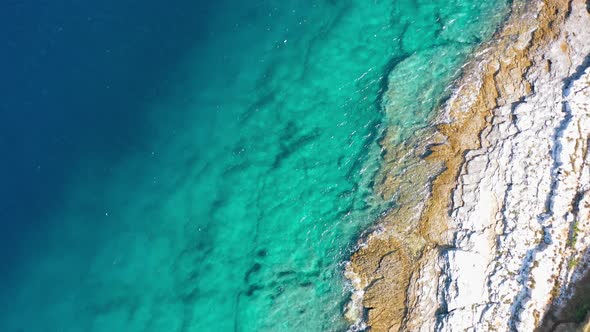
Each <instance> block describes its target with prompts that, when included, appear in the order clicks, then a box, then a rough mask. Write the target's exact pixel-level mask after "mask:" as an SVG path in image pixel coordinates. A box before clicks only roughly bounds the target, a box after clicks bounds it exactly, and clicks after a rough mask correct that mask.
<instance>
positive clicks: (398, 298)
mask: <svg viewBox="0 0 590 332" xmlns="http://www.w3.org/2000/svg"><path fill="white" fill-rule="evenodd" d="M587 40H590V14H589V13H588V7H587V3H585V2H584V1H581V0H574V1H571V2H568V1H564V0H545V1H540V0H539V1H531V2H526V3H523V2H515V3H513V5H512V12H511V14H510V17H509V18H508V19H507V21H506V22H505V24H504V25H503V27H502V28H501V29H500V30H499V31H498V32H497V33H496V35H495V36H494V38H493V40H492V41H490V42H488V43H486V44H484V45H483V46H482V47H481V48H480V50H479V51H478V52H477V53H476V55H475V58H474V59H473V60H472V61H470V62H469V63H468V64H466V65H465V67H464V70H463V73H464V74H463V76H462V77H461V78H459V79H458V81H457V82H456V85H455V90H454V93H453V95H452V96H451V98H450V99H449V100H447V101H446V103H445V104H444V105H442V107H441V111H440V120H439V124H438V126H437V128H436V131H434V130H433V131H432V132H430V133H426V135H425V136H427V137H428V139H427V140H425V141H423V142H408V143H407V144H404V145H403V146H400V147H392V146H385V145H384V149H385V157H384V158H385V160H386V165H388V166H386V167H385V170H383V171H382V172H381V175H380V176H379V177H378V181H376V183H377V185H376V188H375V190H376V193H377V194H378V195H381V196H383V197H392V196H393V195H395V197H396V198H397V201H398V202H399V206H398V207H396V208H395V209H393V210H392V211H390V212H389V213H388V214H387V215H386V216H384V217H383V219H382V220H381V221H380V223H379V226H378V227H377V230H376V231H373V232H372V233H370V234H369V235H368V236H367V237H366V238H363V239H361V244H360V245H359V249H358V250H357V251H356V252H355V253H354V254H353V255H352V257H351V261H350V263H349V264H348V266H347V271H346V276H347V278H349V279H350V280H353V282H352V283H353V287H354V288H355V292H354V294H353V299H352V302H351V303H352V305H350V306H349V309H348V310H347V317H348V318H349V319H350V320H351V321H355V322H356V325H355V326H356V327H355V328H357V329H363V328H364V327H365V325H364V324H366V325H368V326H370V327H371V330H372V331H395V330H406V331H407V330H412V331H413V330H425V331H430V330H449V329H451V327H452V328H453V329H467V328H477V327H479V328H482V329H494V330H510V329H519V330H520V329H524V330H532V329H534V328H536V327H539V325H540V324H541V322H542V321H543V317H545V315H546V314H547V312H548V309H549V307H550V304H551V303H554V305H553V307H552V309H551V311H552V312H553V311H555V312H559V308H560V307H563V305H564V303H567V300H568V299H569V298H571V297H572V296H573V295H572V294H574V292H573V290H572V289H573V288H572V287H570V285H571V284H572V282H575V281H576V280H580V279H582V274H583V270H584V268H583V267H584V266H585V264H586V263H587V262H586V261H585V260H584V253H585V252H586V250H587V248H588V246H589V244H588V240H587V239H583V238H584V236H583V235H584V234H590V225H588V222H587V221H588V219H589V218H588V217H589V216H590V211H589V208H588V207H587V206H586V204H589V201H590V198H589V197H588V195H589V194H587V191H586V190H588V188H587V187H588V186H589V185H590V180H589V179H588V178H589V176H588V175H587V174H586V173H588V168H587V167H588V166H587V165H588V163H589V160H588V159H589V158H588V154H587V148H588V137H590V129H586V128H590V123H588V122H587V121H588V120H587V115H588V113H590V107H589V106H588V100H589V99H590V96H587V95H585V93H587V92H586V91H587V90H588V89H586V90H584V89H583V88H581V87H580V86H583V85H584V84H586V80H588V79H589V78H588V77H590V69H588V70H587V68H585V67H584V64H585V61H586V62H588V60H587V59H588V58H587V55H588V54H589V53H590V45H589V44H590V43H589V42H587ZM586 66H587V64H586ZM388 135H392V133H388ZM386 142H387V140H386V139H384V140H383V142H382V143H383V144H386ZM416 147H418V148H416ZM388 161H398V162H397V163H395V162H391V163H388ZM400 170H403V172H404V179H405V180H404V181H405V182H401V183H400V182H399V181H401V179H400V177H399V176H396V175H398V174H399V172H400ZM523 170H524V172H523ZM432 174H437V175H436V176H435V177H434V178H432ZM583 174H586V175H584V176H582V175H583ZM407 179H411V180H410V181H407ZM422 197H426V198H427V199H422ZM417 198H420V199H417ZM579 220H583V221H585V222H579ZM574 233H575V234H574ZM572 234H574V235H575V236H576V241H572V236H573V235H572ZM572 242H574V243H572ZM570 255H573V256H572V257H574V258H572V259H576V264H572V263H571V262H572V259H570V258H569V256H570Z"/></svg>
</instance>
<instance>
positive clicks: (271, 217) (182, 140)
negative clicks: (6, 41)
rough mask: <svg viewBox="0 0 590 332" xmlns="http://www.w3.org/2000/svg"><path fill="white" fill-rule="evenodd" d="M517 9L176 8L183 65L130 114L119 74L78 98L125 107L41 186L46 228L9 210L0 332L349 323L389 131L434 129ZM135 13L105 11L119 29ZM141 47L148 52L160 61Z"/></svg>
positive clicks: (384, 4) (171, 64)
mask: <svg viewBox="0 0 590 332" xmlns="http://www.w3.org/2000/svg"><path fill="white" fill-rule="evenodd" d="M505 6H506V3H505V1H501V0H494V1H487V2H485V3H480V1H474V0H461V1H458V0H457V1H426V0H424V1H405V0H403V1H402V0H396V1H380V0H376V1H353V0H348V1H294V0H292V1H285V0H283V1H270V0H265V1H259V2H256V3H248V2H244V3H243V2H239V3H238V2H229V1H221V2H216V3H215V4H208V5H207V6H204V5H200V6H191V5H188V4H184V7H182V9H183V10H179V9H178V8H176V9H175V10H174V13H175V14H170V15H167V16H165V17H166V18H167V19H169V22H168V24H170V25H171V26H174V24H176V23H175V22H177V21H178V17H177V16H179V17H180V16H182V17H184V20H186V21H183V22H188V21H190V20H187V19H186V17H189V18H192V16H193V15H194V20H195V21H198V24H197V23H195V24H188V23H187V24H185V25H182V29H179V31H176V33H177V34H178V36H176V35H174V34H172V31H169V32H168V33H169V37H168V38H171V39H174V38H181V39H182V40H183V43H182V45H180V46H177V47H176V48H171V49H172V51H173V52H176V53H177V54H178V56H176V57H171V56H168V57H166V58H165V59H160V60H158V61H154V62H153V64H157V65H163V64H166V68H168V69H167V70H166V71H165V72H163V73H161V72H157V73H156V74H154V73H152V74H151V75H149V76H146V77H145V80H153V82H152V83H153V84H151V85H150V86H149V89H148V88H146V89H143V90H141V91H143V92H141V93H140V92H138V93H136V94H130V96H133V98H135V99H140V101H139V102H137V103H134V104H133V105H132V106H129V105H130V104H127V103H126V102H125V96H126V94H125V91H127V90H128V89H129V87H130V84H144V83H145V82H142V80H141V79H137V81H130V82H132V83H129V81H125V84H116V82H110V84H113V89H116V90H117V92H118V93H115V94H113V95H108V94H107V95H106V97H103V98H102V99H100V98H98V97H99V96H100V95H98V94H97V95H96V96H94V95H93V92H92V91H87V90H85V91H84V96H86V97H85V98H93V96H94V98H96V99H95V100H97V102H96V103H95V105H94V106H95V107H94V108H93V107H90V108H89V109H88V110H87V112H89V114H94V113H93V112H96V114H101V112H104V111H105V109H107V110H108V112H112V113H113V114H115V116H109V117H107V119H106V120H103V121H100V123H99V124H97V125H96V128H98V129H94V131H93V132H91V133H90V134H86V135H87V136H88V138H87V139H85V140H84V141H83V142H84V145H83V146H81V147H80V148H78V149H76V150H75V153H72V154H69V155H68V156H69V157H68V158H64V159H63V160H67V162H68V163H67V164H65V163H64V167H67V172H63V173H65V174H61V173H59V172H55V173H52V174H53V175H54V176H56V174H59V180H56V181H55V183H53V182H52V185H53V186H54V187H51V188H55V190H53V191H52V190H47V191H48V192H44V193H43V195H45V196H47V199H48V200H49V198H52V197H55V195H57V197H58V198H59V199H55V201H56V202H54V203H52V204H51V205H48V206H47V207H44V211H45V212H44V213H43V214H40V215H39V216H37V217H36V219H35V220H28V219H29V218H30V219H33V217H31V215H26V214H25V215H24V216H23V215H20V214H15V216H16V217H14V218H10V220H12V221H14V223H19V224H21V225H22V224H33V225H34V227H30V228H31V229H28V228H27V232H26V235H23V236H21V237H20V238H18V240H14V241H15V242H16V243H17V246H18V247H19V248H23V249H21V250H18V251H15V252H16V253H15V254H13V255H12V259H11V260H10V267H9V268H7V270H9V272H7V273H5V274H4V275H3V279H5V280H4V281H3V282H2V287H3V288H2V290H1V292H0V294H2V295H0V306H1V311H0V312H1V314H0V330H2V331H47V330H51V331H209V330H210V331H231V330H234V331H265V330H266V331H342V330H346V328H347V326H348V325H347V322H346V321H344V319H343V318H342V308H343V306H344V304H345V302H346V299H347V296H348V292H347V290H346V285H345V283H344V281H343V278H342V268H341V262H342V261H343V260H345V259H346V258H347V257H348V256H349V255H350V251H351V250H352V249H353V245H354V243H355V239H356V238H357V237H358V235H359V234H360V232H362V230H363V229H365V228H366V227H368V226H369V225H371V224H372V223H373V222H374V221H375V220H376V218H377V217H378V215H379V214H380V213H382V212H383V211H385V210H386V209H387V207H388V206H389V205H390V204H392V202H381V201H379V200H378V199H376V198H375V197H373V196H372V191H371V185H372V183H371V181H372V180H373V176H374V174H375V172H376V170H377V169H378V167H379V162H380V149H379V146H378V144H377V142H378V140H379V139H380V136H381V134H382V132H383V128H384V127H385V126H387V125H394V126H397V127H399V128H400V131H399V133H400V134H399V135H398V137H396V139H399V140H403V139H405V138H407V137H408V136H409V135H412V133H413V132H414V131H415V130H417V129H418V128H422V127H424V126H428V125H429V120H430V119H431V117H432V114H433V108H434V107H435V106H436V105H437V103H438V102H439V101H440V100H441V98H443V97H444V95H445V88H447V87H448V86H449V84H450V82H451V80H452V79H453V78H454V77H456V76H457V75H458V74H459V69H460V66H461V65H462V64H463V63H464V61H465V60H466V58H467V56H468V54H469V52H471V51H472V50H473V48H474V47H475V46H476V45H477V44H478V43H480V42H481V41H483V40H486V39H487V38H489V37H490V36H491V33H492V32H493V31H494V29H495V28H496V27H497V25H498V24H499V22H500V21H501V19H502V17H503V14H504V10H505ZM134 9H135V7H134V6H133V5H131V4H130V5H129V8H127V7H125V6H124V7H123V9H120V10H119V11H117V12H116V13H114V14H113V13H110V15H115V16H116V15H120V17H119V16H116V17H117V18H118V20H117V22H125V16H126V15H128V14H129V13H130V12H132V10H134ZM160 10H166V9H163V8H160ZM170 10H171V9H170ZM144 19H145V22H142V24H138V25H134V26H133V28H134V29H140V31H141V33H140V34H139V35H140V36H142V37H143V38H144V39H143V40H144V41H143V42H146V41H147V40H149V37H150V35H151V34H153V33H154V32H153V31H151V29H150V27H152V26H153V22H157V21H158V16H157V15H155V17H151V16H149V15H147V17H145V18H144ZM135 23H137V22H135ZM75 24H82V23H74V24H73V26H75ZM121 24H123V23H121ZM160 24H162V22H160ZM122 27H124V24H123V25H122ZM141 29H144V30H145V31H144V30H141ZM170 30H174V29H170ZM161 31H167V30H166V29H163V28H162V30H161ZM107 32H108V33H111V34H112V33H116V31H106V32H105V34H106V33H107ZM162 36H163V37H162V38H160V39H158V40H157V42H158V43H163V44H164V45H165V44H166V43H167V42H166V41H167V40H168V39H167V38H166V35H162ZM191 36H194V40H193V39H191ZM103 37H104V38H108V35H106V36H103ZM138 43H139V42H138ZM123 45H125V43H123ZM133 49H134V50H135V52H137V53H138V54H139V55H137V56H136V57H137V58H138V59H139V58H141V59H144V61H145V58H146V57H147V58H149V57H150V55H153V54H152V53H142V52H141V47H140V46H138V45H137V44H133V45H131V50H133ZM153 49H154V48H153V45H152V48H150V50H152V51H153ZM64 50H65V47H64ZM124 51H125V49H124V50H123V51H121V52H124ZM128 51H130V50H128ZM158 55H159V56H160V57H163V55H162V54H158ZM154 56H155V55H154ZM133 59H135V58H133ZM133 59H132V60H133ZM89 61H90V62H92V61H93V60H92V59H91V58H89ZM130 62H132V61H130ZM149 65H150V62H147V61H145V65H144V66H137V67H138V68H132V69H133V70H132V69H128V70H125V71H121V72H117V73H114V74H112V75H111V76H109V78H110V79H111V80H113V79H114V78H120V79H123V78H125V77H128V76H129V75H141V74H142V73H145V71H146V70H145V68H147V67H148V66H149ZM92 70H93V69H92V68H86V67H84V68H83V71H82V73H83V74H85V75H86V77H92V74H93V73H92ZM88 79H89V80H91V81H92V79H91V78H88ZM84 87H85V88H88V89H90V87H89V86H87V85H84ZM388 88H389V90H388ZM146 91H149V92H146ZM100 97H102V96H100ZM33 111H35V110H34V109H33ZM39 112H40V110H39ZM55 112H60V111H59V110H56V111H55ZM62 112H65V111H63V110H62ZM126 112H133V113H132V114H128V115H127V116H120V114H125V113H126ZM56 114H57V115H62V116H63V115H64V113H56ZM65 114H66V115H67V113H65ZM109 114H110V113H109ZM99 118H100V119H103V118H102V117H99ZM123 119H127V120H128V121H124V120H123ZM76 120H78V121H83V120H81V119H77V118H76ZM69 126H76V121H72V122H70V123H69ZM113 128H116V129H113ZM126 128H129V129H128V130H126ZM113 131H114V132H115V133H116V134H115V135H111V134H112V133H113ZM74 133H77V132H74ZM81 134H82V133H81ZM71 136H72V137H75V136H76V135H74V134H72V135H71ZM82 136H83V135H82ZM113 136H114V137H116V139H113ZM83 137H84V136H83ZM38 139H43V138H42V137H40V138H38ZM73 139H74V140H75V138H73ZM97 146H99V147H100V148H97ZM50 148H53V149H56V150H59V149H64V148H65V147H64V145H56V146H53V145H52V146H50ZM111 152H112V153H111ZM58 168H59V167H58ZM57 183H59V185H57ZM17 185H18V183H17V184H15V186H17ZM35 185H38V183H29V184H27V186H35ZM41 197H44V196H41ZM3 210H4V211H10V207H6V208H5V209H3ZM4 215H5V216H8V215H10V213H8V212H5V214H4ZM7 220H8V219H7ZM9 223H10V222H6V224H9ZM7 227H9V226H7ZM10 227H13V229H12V233H15V234H18V233H19V232H18V231H14V227H16V226H10ZM19 227H24V226H19ZM16 229H17V230H18V229H19V228H16ZM22 229H24V228H22ZM17 237H18V236H17Z"/></svg>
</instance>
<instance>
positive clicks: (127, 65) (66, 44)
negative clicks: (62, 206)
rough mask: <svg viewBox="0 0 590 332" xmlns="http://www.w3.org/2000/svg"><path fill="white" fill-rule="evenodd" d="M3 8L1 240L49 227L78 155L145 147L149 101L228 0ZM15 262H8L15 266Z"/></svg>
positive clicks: (8, 248) (11, 250)
mask: <svg viewBox="0 0 590 332" xmlns="http://www.w3.org/2000/svg"><path fill="white" fill-rule="evenodd" d="M0 6H1V8H2V9H1V10H0V27H1V29H0V40H1V41H2V54H1V55H0V59H1V61H0V72H2V78H1V79H0V91H2V98H1V99H0V116H1V118H0V151H1V152H2V155H3V157H2V163H1V164H0V174H1V175H2V186H0V223H1V224H0V225H1V227H2V231H1V232H0V234H1V235H0V236H1V237H2V238H1V239H2V241H0V243H1V246H2V252H3V253H4V254H5V255H4V256H5V258H4V259H5V260H6V259H8V260H10V259H11V258H14V257H15V255H16V254H17V250H18V248H19V247H20V245H21V244H22V241H20V240H19V239H22V238H23V235H24V234H27V233H28V232H32V231H34V229H35V228H36V227H39V226H41V227H46V226H47V225H45V224H44V223H46V222H47V220H48V219H47V218H46V213H47V212H48V210H50V209H51V208H52V207H53V206H54V203H55V202H59V201H61V200H62V199H63V197H62V196H61V195H62V189H63V188H62V186H63V183H64V181H65V179H66V178H67V176H68V174H69V173H70V172H71V171H72V169H71V167H72V164H73V162H74V161H75V160H76V158H79V157H80V156H82V155H84V154H85V153H88V152H91V153H93V152H96V153H100V154H101V155H103V156H104V157H105V158H110V159H112V160H116V159H118V158H121V157H122V156H123V155H125V153H126V152H127V151H129V150H130V149H133V148H134V147H135V146H137V145H139V144H141V141H142V139H143V136H144V135H147V134H148V133H146V132H145V128H142V116H143V113H145V105H146V104H149V103H150V101H152V100H154V99H157V98H159V97H161V96H162V94H163V93H165V91H166V88H167V81H168V80H169V79H170V74H169V72H170V70H171V69H172V68H174V67H175V66H176V65H177V62H178V61H179V60H180V59H182V56H183V55H184V54H185V52H187V51H188V50H191V49H193V48H194V47H195V45H196V44H198V43H199V42H202V40H205V39H207V38H208V36H209V35H210V33H211V32H210V31H208V28H209V25H208V23H207V19H208V18H209V17H210V15H209V14H208V13H209V12H210V11H215V10H219V8H215V7H214V6H220V7H221V6H223V3H221V2H215V3H209V2H204V1H189V0H180V1H175V2H174V5H173V6H171V5H170V4H167V3H164V2H160V1H129V0H127V1H100V2H80V1H63V0H58V1H42V2H39V1H7V2H3V3H2V5H0ZM9 267H10V264H2V268H9Z"/></svg>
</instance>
